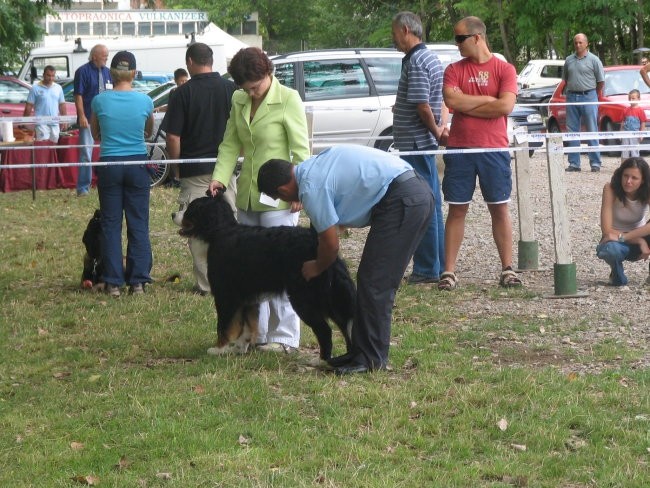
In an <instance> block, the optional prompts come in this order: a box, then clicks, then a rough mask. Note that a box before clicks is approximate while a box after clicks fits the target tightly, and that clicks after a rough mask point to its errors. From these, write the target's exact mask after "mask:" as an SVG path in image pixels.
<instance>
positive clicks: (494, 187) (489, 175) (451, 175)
mask: <svg viewBox="0 0 650 488" xmlns="http://www.w3.org/2000/svg"><path fill="white" fill-rule="evenodd" d="M447 149H454V148H452V147H449V148H447ZM443 159H444V162H445V174H444V178H443V180H442V192H443V194H444V195H445V201H446V202H447V203H451V204H456V205H461V204H466V203H470V202H471V201H472V196H473V195H474V190H475V189H476V177H477V176H478V183H479V186H480V187H481V193H482V194H483V200H485V202H486V203H489V204H496V203H507V202H509V201H510V194H511V192H512V170H511V169H510V153H509V152H508V151H499V152H485V153H468V154H462V153H460V154H459V153H456V154H445V155H444V157H443Z"/></svg>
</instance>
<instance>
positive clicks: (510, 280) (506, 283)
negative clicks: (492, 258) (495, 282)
mask: <svg viewBox="0 0 650 488" xmlns="http://www.w3.org/2000/svg"><path fill="white" fill-rule="evenodd" d="M522 284H523V283H522V282H521V280H520V279H519V277H518V276H517V273H515V272H514V271H513V270H512V268H511V267H507V268H506V269H504V270H503V271H501V278H500V279H499V285H500V286H502V287H504V288H516V287H518V286H521V285H522Z"/></svg>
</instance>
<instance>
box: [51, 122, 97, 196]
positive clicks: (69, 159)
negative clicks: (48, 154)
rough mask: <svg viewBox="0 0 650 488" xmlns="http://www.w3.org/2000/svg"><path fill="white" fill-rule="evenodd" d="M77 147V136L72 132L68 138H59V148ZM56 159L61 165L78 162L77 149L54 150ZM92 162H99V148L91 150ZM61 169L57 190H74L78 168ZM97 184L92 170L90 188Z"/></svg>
mask: <svg viewBox="0 0 650 488" xmlns="http://www.w3.org/2000/svg"><path fill="white" fill-rule="evenodd" d="M76 145H79V134H78V133H77V132H74V133H72V134H70V135H69V136H64V135H62V136H60V137H59V146H76ZM56 153H57V157H58V159H59V162H61V163H75V162H78V161H79V148H78V147H59V148H57V150H56ZM92 160H93V161H99V147H95V148H93V157H92ZM59 169H61V170H62V171H61V175H60V176H61V179H60V180H59V185H60V186H59V188H76V187H77V173H78V172H79V168H77V167H76V166H70V167H66V168H59ZM96 184H97V175H96V174H95V171H94V170H93V180H92V186H95V185H96Z"/></svg>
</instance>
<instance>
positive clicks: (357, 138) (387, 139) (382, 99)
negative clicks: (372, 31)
mask: <svg viewBox="0 0 650 488" xmlns="http://www.w3.org/2000/svg"><path fill="white" fill-rule="evenodd" d="M403 56H404V55H403V54H402V53H401V52H399V51H397V50H395V49H335V50H334V49H333V50H321V51H304V52H297V53H290V54H283V55H279V56H274V57H272V58H271V60H272V61H273V64H274V65H275V76H276V78H278V80H279V81H280V83H282V84H283V85H286V86H289V87H291V88H294V89H296V90H297V91H298V92H299V93H300V96H301V97H302V99H303V101H304V102H305V107H306V109H307V111H308V112H312V113H313V138H314V145H313V152H314V153H318V152H320V151H322V150H323V149H325V148H327V147H329V146H333V145H335V144H342V143H353V144H362V145H368V146H371V147H376V148H380V149H384V150H386V149H388V147H389V146H390V145H391V144H392V140H391V136H392V133H393V113H392V106H393V104H394V103H395V93H396V92H397V83H398V81H399V77H400V73H401V69H402V57H403ZM378 137H383V138H384V139H378Z"/></svg>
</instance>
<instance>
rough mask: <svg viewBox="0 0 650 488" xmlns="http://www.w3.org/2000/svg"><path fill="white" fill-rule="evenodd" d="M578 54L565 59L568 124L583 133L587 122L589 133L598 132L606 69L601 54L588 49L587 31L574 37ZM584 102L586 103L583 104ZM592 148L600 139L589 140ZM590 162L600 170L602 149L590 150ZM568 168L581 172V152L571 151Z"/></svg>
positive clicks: (572, 143) (576, 143) (574, 144)
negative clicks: (582, 124)
mask: <svg viewBox="0 0 650 488" xmlns="http://www.w3.org/2000/svg"><path fill="white" fill-rule="evenodd" d="M573 45H574V47H575V51H576V52H575V53H574V54H571V55H570V56H568V57H567V58H566V61H565V62H564V69H563V70H562V79H563V80H564V81H566V101H567V107H566V125H567V131H568V132H580V127H581V122H584V126H585V130H586V131H587V132H598V104H597V103H595V102H598V99H599V98H601V97H602V91H603V87H604V86H605V70H604V69H603V63H601V61H600V59H598V56H596V55H594V54H591V53H590V52H589V49H588V47H589V41H588V40H587V36H585V35H584V34H576V35H575V37H574V38H573ZM581 103H584V104H585V105H580V104H581ZM587 144H589V146H592V147H597V146H598V140H597V139H593V140H590V141H587ZM579 145H580V141H569V142H568V146H569V147H578V146H579ZM589 165H590V166H591V171H592V172H594V173H595V172H598V171H600V165H601V160H600V152H590V153H589ZM566 170H567V171H580V154H579V153H577V152H576V153H569V166H568V167H567V168H566Z"/></svg>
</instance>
